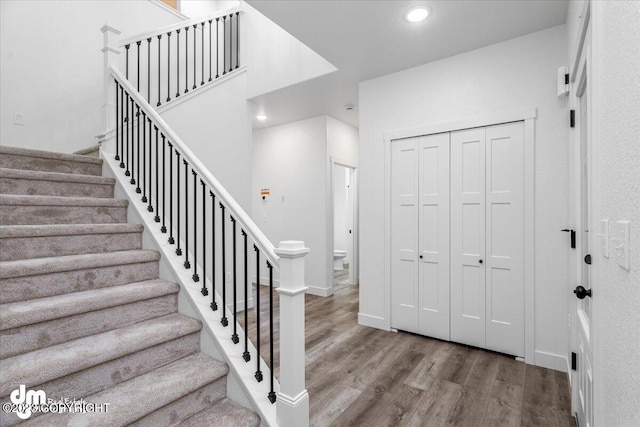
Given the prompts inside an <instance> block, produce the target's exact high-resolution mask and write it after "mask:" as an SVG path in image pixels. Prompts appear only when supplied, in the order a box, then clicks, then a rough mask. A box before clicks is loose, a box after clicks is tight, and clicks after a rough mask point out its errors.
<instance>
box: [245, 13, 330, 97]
mask: <svg viewBox="0 0 640 427" xmlns="http://www.w3.org/2000/svg"><path fill="white" fill-rule="evenodd" d="M243 10H244V12H245V13H244V14H243V16H242V17H241V23H240V26H241V28H242V29H244V31H242V34H241V36H240V37H241V40H242V41H241V45H240V52H241V53H240V57H241V58H242V59H241V60H242V61H243V63H246V64H250V67H249V87H248V91H247V98H253V97H256V96H258V95H262V94H265V93H268V92H271V91H274V90H277V89H281V88H283V87H287V86H291V85H293V84H296V83H299V82H303V81H306V80H310V79H313V78H315V77H319V76H322V75H324V74H327V73H331V72H333V71H336V70H337V68H336V67H334V66H333V65H331V64H330V63H329V62H327V61H326V60H325V59H324V58H322V57H321V56H320V55H318V54H317V53H315V52H314V51H313V50H311V49H309V48H308V47H307V46H306V45H304V44H303V43H302V42H301V41H300V40H298V39H296V38H295V37H293V36H292V35H291V34H289V33H287V32H286V31H285V30H283V29H282V28H280V27H279V26H278V25H277V24H275V23H274V22H273V21H271V20H270V19H268V18H267V17H265V16H264V15H263V14H261V13H260V12H258V11H257V10H256V9H254V8H253V7H251V6H250V5H248V4H247V3H243Z"/></svg>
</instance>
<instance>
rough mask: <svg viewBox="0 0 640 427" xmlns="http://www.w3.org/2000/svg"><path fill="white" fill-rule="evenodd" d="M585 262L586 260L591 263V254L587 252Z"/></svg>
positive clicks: (586, 262)
mask: <svg viewBox="0 0 640 427" xmlns="http://www.w3.org/2000/svg"><path fill="white" fill-rule="evenodd" d="M584 262H585V264H589V265H591V254H586V255H585V256H584Z"/></svg>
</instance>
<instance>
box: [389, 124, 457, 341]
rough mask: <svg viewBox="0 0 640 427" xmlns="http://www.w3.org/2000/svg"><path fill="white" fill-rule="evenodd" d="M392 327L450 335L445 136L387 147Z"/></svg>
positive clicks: (406, 141) (398, 142)
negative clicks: (389, 175) (389, 162)
mask: <svg viewBox="0 0 640 427" xmlns="http://www.w3.org/2000/svg"><path fill="white" fill-rule="evenodd" d="M391 167H392V173H391V179H392V183H391V187H392V208H391V224H392V226H391V233H392V253H393V256H392V273H391V278H392V297H391V299H392V301H391V303H392V312H391V326H392V327H394V328H397V329H402V330H405V331H409V332H415V333H419V334H422V335H428V336H431V337H435V338H440V339H445V340H448V339H450V336H449V134H448V133H444V134H437V135H430V136H426V137H419V138H411V139H406V140H401V141H396V142H394V143H393V149H392V164H391Z"/></svg>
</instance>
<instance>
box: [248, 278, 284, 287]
mask: <svg viewBox="0 0 640 427" xmlns="http://www.w3.org/2000/svg"><path fill="white" fill-rule="evenodd" d="M251 283H256V276H251ZM260 286H269V276H260ZM278 286H280V280H279V279H276V278H275V277H274V278H273V287H274V288H277V287H278Z"/></svg>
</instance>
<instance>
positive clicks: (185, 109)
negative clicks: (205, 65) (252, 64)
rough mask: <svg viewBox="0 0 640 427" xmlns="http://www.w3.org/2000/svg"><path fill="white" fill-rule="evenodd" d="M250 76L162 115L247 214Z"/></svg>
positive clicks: (237, 77)
mask: <svg viewBox="0 0 640 427" xmlns="http://www.w3.org/2000/svg"><path fill="white" fill-rule="evenodd" d="M246 77H247V76H246V73H245V72H241V73H239V74H236V75H235V76H234V77H231V78H229V79H228V80H227V81H225V82H223V83H221V84H219V85H216V86H213V87H211V88H210V89H206V90H204V91H203V92H201V93H199V94H198V95H196V96H193V97H192V98H190V99H188V100H186V101H184V102H179V101H178V103H177V104H168V109H161V110H160V111H161V112H160V115H161V116H162V118H163V119H164V120H165V121H166V122H167V124H168V125H169V126H170V127H171V128H172V129H173V130H174V131H175V133H176V134H177V135H179V136H180V138H181V139H182V140H183V141H184V142H185V143H186V144H187V145H188V146H189V148H190V149H191V151H193V152H194V153H195V154H196V155H197V156H198V158H199V159H200V161H202V163H203V164H204V165H205V166H206V167H207V168H208V169H209V171H210V172H211V173H212V174H213V175H214V176H215V177H216V179H217V180H218V181H220V183H221V184H222V185H223V186H224V187H225V188H226V189H227V191H228V192H229V193H230V194H231V195H232V196H233V197H234V198H235V199H236V201H237V202H238V203H239V204H240V206H242V208H243V209H244V210H245V211H246V212H251V197H250V194H251V158H252V154H251V111H250V106H249V104H248V103H247V101H246V100H245V98H244V94H245V93H246V85H247V79H246Z"/></svg>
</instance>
